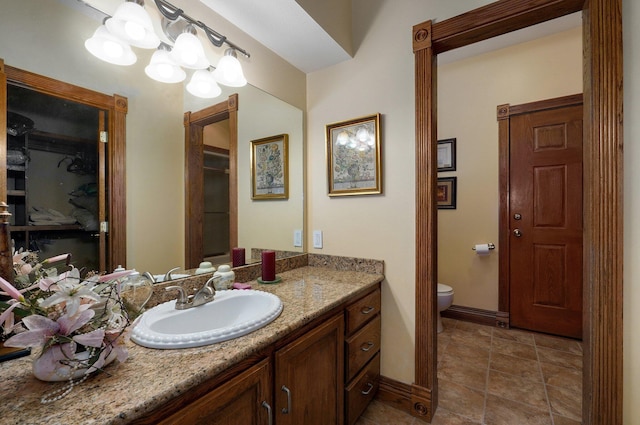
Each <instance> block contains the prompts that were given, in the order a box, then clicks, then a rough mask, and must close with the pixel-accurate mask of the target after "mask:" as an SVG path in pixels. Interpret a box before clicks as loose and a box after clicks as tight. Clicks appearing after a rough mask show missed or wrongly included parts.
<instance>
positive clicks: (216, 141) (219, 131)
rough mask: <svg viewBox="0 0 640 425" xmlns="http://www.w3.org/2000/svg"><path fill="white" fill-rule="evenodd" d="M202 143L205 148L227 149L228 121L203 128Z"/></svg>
mask: <svg viewBox="0 0 640 425" xmlns="http://www.w3.org/2000/svg"><path fill="white" fill-rule="evenodd" d="M202 142H203V143H204V144H205V145H207V146H213V147H216V148H220V149H229V120H222V121H218V122H215V123H213V124H209V125H207V126H205V127H204V128H203V129H202Z"/></svg>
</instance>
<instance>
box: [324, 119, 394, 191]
mask: <svg viewBox="0 0 640 425" xmlns="http://www.w3.org/2000/svg"><path fill="white" fill-rule="evenodd" d="M326 143H327V175H328V184H329V196H344V195H372V194H380V193H382V166H381V152H380V114H375V115H369V116H366V117H362V118H355V119H352V120H348V121H342V122H337V123H334V124H328V125H327V126H326Z"/></svg>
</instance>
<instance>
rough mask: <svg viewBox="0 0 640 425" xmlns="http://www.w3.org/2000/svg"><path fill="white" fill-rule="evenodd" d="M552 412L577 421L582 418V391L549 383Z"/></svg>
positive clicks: (548, 390) (548, 389) (548, 392)
mask: <svg viewBox="0 0 640 425" xmlns="http://www.w3.org/2000/svg"><path fill="white" fill-rule="evenodd" d="M547 395H548V396H549V403H550V404H551V412H553V414H557V415H560V416H564V417H566V418H569V419H573V420H576V421H580V420H582V391H580V392H577V391H572V390H570V389H568V388H562V387H554V386H551V385H547Z"/></svg>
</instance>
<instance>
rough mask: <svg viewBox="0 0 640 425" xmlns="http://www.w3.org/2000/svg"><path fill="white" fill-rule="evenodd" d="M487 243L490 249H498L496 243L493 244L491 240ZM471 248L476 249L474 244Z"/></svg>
mask: <svg viewBox="0 0 640 425" xmlns="http://www.w3.org/2000/svg"><path fill="white" fill-rule="evenodd" d="M487 245H488V246H489V249H496V246H495V245H494V244H492V243H491V242H489V243H488V244H487ZM471 249H472V250H474V251H475V250H476V247H475V246H474V247H472V248H471Z"/></svg>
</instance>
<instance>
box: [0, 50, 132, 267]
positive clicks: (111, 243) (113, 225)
mask: <svg viewBox="0 0 640 425" xmlns="http://www.w3.org/2000/svg"><path fill="white" fill-rule="evenodd" d="M7 83H14V84H16V85H19V86H21V87H25V88H28V89H30V90H34V91H38V92H41V93H44V94H47V95H50V96H54V97H58V98H62V99H67V100H71V101H74V102H77V103H82V104H84V105H89V106H93V107H96V108H98V109H101V110H106V111H108V118H107V122H106V124H107V126H106V128H107V132H108V142H107V149H106V151H107V176H104V175H100V176H99V177H100V179H101V180H105V178H106V180H105V181H106V186H107V187H106V188H101V189H102V190H105V189H106V190H107V193H108V199H107V202H106V204H107V205H106V206H102V208H104V209H106V211H105V212H106V213H107V218H108V223H109V225H108V227H109V228H108V232H107V233H108V237H107V239H108V240H107V246H106V254H107V255H106V257H107V258H106V262H105V267H104V270H103V271H107V270H113V269H114V268H115V266H116V265H118V264H121V265H123V266H125V267H126V260H127V227H126V212H127V211H126V164H125V149H126V115H127V108H128V101H127V98H126V97H123V96H120V95H117V94H114V95H112V96H109V95H106V94H103V93H99V92H96V91H93V90H89V89H86V88H83V87H79V86H75V85H73V84H69V83H65V82H62V81H58V80H55V79H52V78H49V77H45V76H43V75H38V74H34V73H32V72H29V71H24V70H22V69H18V68H14V67H11V66H9V65H5V64H4V61H3V60H2V59H0V199H2V200H4V201H5V202H6V200H7V172H6V166H7V161H6V159H7V157H6V154H7V131H6V125H7V123H6V116H7ZM105 199H106V198H105ZM8 248H9V249H10V247H8ZM101 264H102V261H101Z"/></svg>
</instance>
